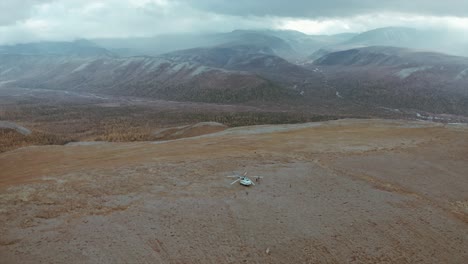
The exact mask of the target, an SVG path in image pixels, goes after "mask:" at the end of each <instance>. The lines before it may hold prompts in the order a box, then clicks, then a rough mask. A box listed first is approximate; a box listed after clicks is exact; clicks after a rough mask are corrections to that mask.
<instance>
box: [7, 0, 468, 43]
mask: <svg viewBox="0 0 468 264" xmlns="http://www.w3.org/2000/svg"><path fill="white" fill-rule="evenodd" d="M385 26H410V27H419V28H424V27H429V28H439V29H453V30H462V31H467V32H468V0H443V1H442V0H393V1H392V0H385V1H384V0H320V1H316V0H226V1H224V0H172V1H171V0H102V1H99V0H0V43H16V42H28V41H37V40H72V39H76V38H99V37H127V36H154V35H159V34H167V33H185V32H191V33H198V32H221V31H231V30H233V29H255V28H271V29H293V30H299V31H302V32H305V33H309V34H335V33H341V32H362V31H365V30H369V29H373V28H377V27H385Z"/></svg>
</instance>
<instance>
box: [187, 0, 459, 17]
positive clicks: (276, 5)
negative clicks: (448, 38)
mask: <svg viewBox="0 0 468 264" xmlns="http://www.w3.org/2000/svg"><path fill="white" fill-rule="evenodd" d="M184 2H185V3H186V4H188V5H192V6H194V7H196V8H199V9H202V10H205V11H210V12H216V13H220V14H229V15H236V16H248V15H253V16H280V17H296V18H309V19H311V18H330V17H332V18H336V17H353V16H358V15H365V14H369V13H383V12H384V13H387V12H394V13H412V14H419V15H430V16H434V15H437V16H468V1H466V0H444V1H440V0H327V1H323V0H289V1H284V0H255V1H252V0H236V1H229V0H196V1H192V0H184Z"/></svg>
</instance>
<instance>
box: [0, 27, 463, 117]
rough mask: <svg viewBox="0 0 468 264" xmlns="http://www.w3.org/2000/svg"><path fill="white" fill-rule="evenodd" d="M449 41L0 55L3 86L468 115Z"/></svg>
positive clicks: (423, 36)
mask: <svg viewBox="0 0 468 264" xmlns="http://www.w3.org/2000/svg"><path fill="white" fill-rule="evenodd" d="M453 39H454V38H453V37H451V36H449V33H447V32H436V31H424V30H417V29H411V28H401V27H390V28H379V29H375V30H371V31H367V32H364V33H360V34H352V33H346V34H338V35H307V34H304V33H301V32H297V31H276V30H235V31H232V32H228V33H217V34H188V35H175V34H174V35H164V36H158V37H153V38H123V39H118V38H115V39H109V38H107V39H92V40H77V41H74V42H39V43H27V44H17V45H10V46H0V83H1V85H3V86H8V87H15V86H19V87H28V88H41V89H58V90H69V91H86V92H93V93H101V94H110V95H124V96H144V97H152V98H158V99H168V100H180V101H195V102H210V103H241V104H252V103H255V102H263V103H267V104H268V103H269V104H274V105H290V104H291V103H293V104H294V105H295V106H298V107H300V106H304V107H319V106H320V107H325V105H326V106H327V107H330V106H331V105H332V106H335V107H336V108H340V107H345V108H346V107H351V106H352V107H358V108H362V109H366V110H364V111H371V112H372V111H376V112H379V111H381V109H387V110H386V111H390V112H391V111H393V112H401V111H413V110H414V111H418V110H419V111H426V112H428V113H433V114H453V115H468V103H467V102H468V90H467V88H466V87H468V59H467V58H464V57H461V56H462V55H467V54H468V45H465V44H466V43H463V41H462V40H460V41H458V42H456V41H453ZM444 53H445V54H444ZM369 109H373V110H369ZM375 109H380V110H375ZM405 109H406V110H405Z"/></svg>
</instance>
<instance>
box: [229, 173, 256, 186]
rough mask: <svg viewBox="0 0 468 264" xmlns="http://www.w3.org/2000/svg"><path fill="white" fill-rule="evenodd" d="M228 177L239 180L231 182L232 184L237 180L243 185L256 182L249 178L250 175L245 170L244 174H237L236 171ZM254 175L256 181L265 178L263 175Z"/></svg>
mask: <svg viewBox="0 0 468 264" xmlns="http://www.w3.org/2000/svg"><path fill="white" fill-rule="evenodd" d="M227 177H228V178H237V180H235V181H233V182H232V183H231V185H232V184H234V183H236V182H239V183H240V184H241V185H243V186H250V185H255V183H254V182H253V181H252V180H251V179H249V177H247V172H244V174H242V175H239V174H237V173H234V175H232V176H227ZM253 177H254V178H255V180H256V181H258V179H261V178H263V177H261V176H253Z"/></svg>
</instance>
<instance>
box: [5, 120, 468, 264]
mask: <svg viewBox="0 0 468 264" xmlns="http://www.w3.org/2000/svg"><path fill="white" fill-rule="evenodd" d="M243 170H246V171H248V172H249V173H251V174H252V175H261V176H263V177H264V178H263V179H261V180H260V182H259V183H258V184H257V185H256V186H253V187H249V188H246V187H242V186H240V185H238V184H235V185H230V182H231V179H228V178H226V177H225V176H226V175H230V174H231V173H232V171H243ZM467 259H468V127H466V126H465V125H442V124H434V123H424V122H409V121H389V120H339V121H331V122H324V123H310V124H303V125H284V126H281V125H279V126H255V127H245V128H235V129H228V130H226V131H223V132H220V133H217V134H212V135H208V136H202V137H195V138H190V139H179V140H174V141H167V142H160V143H151V142H140V143H102V144H88V145H73V146H41V147H26V148H22V149H18V150H14V151H9V152H6V153H2V154H0V260H1V261H0V262H1V263H466V260H467Z"/></svg>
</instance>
